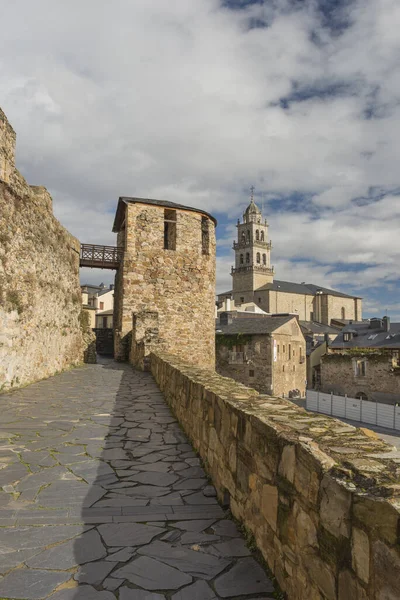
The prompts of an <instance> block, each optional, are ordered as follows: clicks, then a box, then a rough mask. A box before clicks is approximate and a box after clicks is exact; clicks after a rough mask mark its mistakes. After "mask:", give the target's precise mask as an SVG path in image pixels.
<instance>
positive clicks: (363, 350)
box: [320, 317, 400, 404]
mask: <svg viewBox="0 0 400 600" xmlns="http://www.w3.org/2000/svg"><path fill="white" fill-rule="evenodd" d="M320 389H321V390H322V391H323V392H328V393H330V392H333V393H334V394H337V395H341V396H344V395H345V394H347V396H349V397H351V398H362V399H363V400H372V401H376V402H383V403H385V404H395V403H397V402H400V323H390V319H389V318H388V317H383V319H371V320H370V321H363V322H361V323H351V324H349V325H346V327H344V328H343V329H342V331H341V332H340V334H339V335H338V336H337V338H336V339H335V341H333V342H332V344H331V345H330V347H329V349H328V353H327V354H325V356H322V357H321V383H320Z"/></svg>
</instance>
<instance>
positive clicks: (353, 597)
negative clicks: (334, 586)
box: [338, 570, 368, 600]
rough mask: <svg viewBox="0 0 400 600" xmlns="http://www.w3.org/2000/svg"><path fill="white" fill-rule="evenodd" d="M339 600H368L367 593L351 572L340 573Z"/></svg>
mask: <svg viewBox="0 0 400 600" xmlns="http://www.w3.org/2000/svg"><path fill="white" fill-rule="evenodd" d="M338 600H368V596H367V592H366V591H365V589H364V588H363V587H362V586H361V585H360V583H359V582H358V581H357V578H356V577H355V576H354V575H353V573H351V571H347V570H346V571H342V572H341V573H339V590H338Z"/></svg>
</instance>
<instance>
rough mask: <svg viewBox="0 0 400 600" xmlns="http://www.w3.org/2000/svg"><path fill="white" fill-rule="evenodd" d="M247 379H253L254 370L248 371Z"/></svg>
mask: <svg viewBox="0 0 400 600" xmlns="http://www.w3.org/2000/svg"><path fill="white" fill-rule="evenodd" d="M249 377H254V370H253V369H250V370H249Z"/></svg>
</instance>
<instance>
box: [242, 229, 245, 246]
mask: <svg viewBox="0 0 400 600" xmlns="http://www.w3.org/2000/svg"><path fill="white" fill-rule="evenodd" d="M242 242H243V243H245V242H246V234H245V232H244V231H242Z"/></svg>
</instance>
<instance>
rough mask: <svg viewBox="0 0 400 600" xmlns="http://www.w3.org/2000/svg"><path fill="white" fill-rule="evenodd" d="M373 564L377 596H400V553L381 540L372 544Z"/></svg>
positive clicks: (383, 599)
mask: <svg viewBox="0 0 400 600" xmlns="http://www.w3.org/2000/svg"><path fill="white" fill-rule="evenodd" d="M372 564H373V567H374V573H375V586H376V598H377V599H378V600H396V599H398V598H400V577H399V573H400V553H399V552H398V551H396V550H395V549H393V548H389V547H388V546H387V545H386V544H384V543H383V542H381V541H377V542H375V543H374V544H373V545H372Z"/></svg>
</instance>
